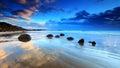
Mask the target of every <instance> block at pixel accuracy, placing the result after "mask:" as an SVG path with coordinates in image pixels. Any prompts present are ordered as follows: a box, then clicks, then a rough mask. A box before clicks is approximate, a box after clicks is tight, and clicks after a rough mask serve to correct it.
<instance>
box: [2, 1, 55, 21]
mask: <svg viewBox="0 0 120 68" xmlns="http://www.w3.org/2000/svg"><path fill="white" fill-rule="evenodd" d="M55 1H56V0H5V1H0V10H2V11H0V16H2V13H5V15H11V14H12V16H13V17H14V16H17V18H18V19H19V18H21V19H24V20H27V21H28V20H32V18H31V16H33V15H34V14H36V13H47V12H50V11H51V10H56V6H55V4H51V3H53V2H55ZM13 6H14V7H15V8H14V7H13ZM6 10H7V11H6ZM6 13H7V14H6ZM12 16H11V17H12Z"/></svg>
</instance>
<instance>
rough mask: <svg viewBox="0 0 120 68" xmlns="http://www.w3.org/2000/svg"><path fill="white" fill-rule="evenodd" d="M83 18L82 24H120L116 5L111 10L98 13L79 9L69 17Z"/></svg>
mask: <svg viewBox="0 0 120 68" xmlns="http://www.w3.org/2000/svg"><path fill="white" fill-rule="evenodd" d="M83 19H84V20H85V21H84V23H82V24H88V25H89V24H91V25H93V24H97V25H120V7H116V8H114V9H112V10H106V11H105V12H101V13H99V14H89V13H88V12H87V11H80V12H78V13H76V15H75V17H73V18H69V19H62V21H65V20H71V21H80V20H83Z"/></svg>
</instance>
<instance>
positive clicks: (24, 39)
mask: <svg viewBox="0 0 120 68" xmlns="http://www.w3.org/2000/svg"><path fill="white" fill-rule="evenodd" d="M63 36H65V34H63V33H61V34H59V35H55V36H53V35H52V34H48V35H46V37H47V38H48V39H52V38H53V37H55V38H60V37H63ZM66 39H67V40H68V41H73V40H74V38H73V37H67V38H66ZM18 40H19V41H21V42H28V41H30V40H31V36H30V35H29V34H22V35H20V36H19V37H18ZM77 43H78V44H79V45H80V46H84V39H83V38H82V39H80V40H79V41H78V42H77ZM89 43H90V44H92V46H96V42H95V41H89Z"/></svg>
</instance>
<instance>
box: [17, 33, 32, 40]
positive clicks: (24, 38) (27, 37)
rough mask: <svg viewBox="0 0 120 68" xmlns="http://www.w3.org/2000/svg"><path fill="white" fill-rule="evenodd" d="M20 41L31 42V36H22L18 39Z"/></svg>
mask: <svg viewBox="0 0 120 68" xmlns="http://www.w3.org/2000/svg"><path fill="white" fill-rule="evenodd" d="M18 40H19V41H21V42H28V41H30V40H31V36H30V35H29V34H22V35H20V36H19V37H18Z"/></svg>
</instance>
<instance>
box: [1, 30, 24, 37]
mask: <svg viewBox="0 0 120 68" xmlns="http://www.w3.org/2000/svg"><path fill="white" fill-rule="evenodd" d="M22 33H25V32H23V31H21V32H11V33H6V34H0V37H12V36H16V35H19V34H22Z"/></svg>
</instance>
